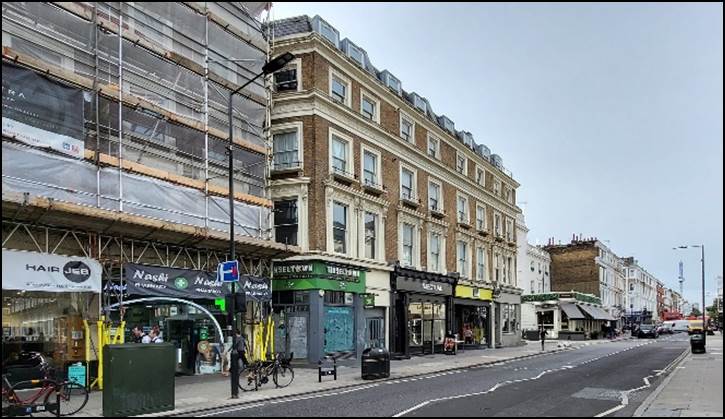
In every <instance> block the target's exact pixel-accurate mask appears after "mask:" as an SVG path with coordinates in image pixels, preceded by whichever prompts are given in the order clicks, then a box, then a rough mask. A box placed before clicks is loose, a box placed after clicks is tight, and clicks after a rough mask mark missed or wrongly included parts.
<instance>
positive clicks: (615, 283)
mask: <svg viewBox="0 0 725 419" xmlns="http://www.w3.org/2000/svg"><path fill="white" fill-rule="evenodd" d="M596 246H597V248H598V249H599V256H598V257H597V258H596V264H597V268H598V269H599V288H600V289H599V295H600V296H601V299H602V306H603V307H604V309H605V310H607V311H608V312H609V314H611V315H612V317H613V318H615V319H617V320H619V319H621V318H622V317H623V316H624V314H625V313H624V311H625V308H626V306H625V301H624V290H625V286H626V284H625V278H624V264H623V262H622V259H621V258H619V256H617V255H616V254H615V253H614V252H613V251H612V250H611V249H609V248H608V247H607V246H606V245H604V243H602V242H601V241H598V240H597V242H596Z"/></svg>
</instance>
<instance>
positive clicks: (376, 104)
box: [360, 89, 380, 124]
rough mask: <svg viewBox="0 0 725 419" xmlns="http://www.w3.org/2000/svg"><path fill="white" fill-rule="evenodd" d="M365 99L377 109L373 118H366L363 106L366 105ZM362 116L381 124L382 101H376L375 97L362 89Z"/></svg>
mask: <svg viewBox="0 0 725 419" xmlns="http://www.w3.org/2000/svg"><path fill="white" fill-rule="evenodd" d="M365 99H368V102H370V103H372V104H373V106H374V107H375V109H373V115H372V118H368V117H367V116H365V112H364V111H363V104H364V103H365ZM360 115H362V117H363V118H365V119H367V120H369V121H373V122H375V123H378V124H379V123H380V100H379V99H376V98H375V97H374V96H373V95H371V94H370V93H368V92H366V91H364V90H362V89H360Z"/></svg>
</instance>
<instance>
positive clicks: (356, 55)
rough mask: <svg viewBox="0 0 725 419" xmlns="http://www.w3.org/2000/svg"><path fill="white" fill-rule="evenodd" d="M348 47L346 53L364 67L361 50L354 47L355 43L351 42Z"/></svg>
mask: <svg viewBox="0 0 725 419" xmlns="http://www.w3.org/2000/svg"><path fill="white" fill-rule="evenodd" d="M348 48H350V49H349V50H348V54H349V55H350V58H352V59H353V60H355V61H357V62H358V63H359V64H360V65H361V66H363V67H364V66H365V55H364V54H363V52H362V51H361V50H360V49H359V48H358V47H356V46H355V45H352V44H350V45H349V47H348Z"/></svg>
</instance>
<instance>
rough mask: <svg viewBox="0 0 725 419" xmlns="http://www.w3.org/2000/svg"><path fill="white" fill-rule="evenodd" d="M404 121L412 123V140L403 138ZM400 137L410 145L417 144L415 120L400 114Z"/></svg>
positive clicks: (402, 113)
mask: <svg viewBox="0 0 725 419" xmlns="http://www.w3.org/2000/svg"><path fill="white" fill-rule="evenodd" d="M403 120H407V121H408V122H410V124H411V125H410V138H405V137H404V136H403ZM398 128H399V129H398V136H399V137H400V138H402V139H403V140H404V141H405V142H407V143H409V144H415V119H413V118H412V117H411V116H410V115H408V114H406V113H404V112H402V111H401V112H400V116H399V127H398Z"/></svg>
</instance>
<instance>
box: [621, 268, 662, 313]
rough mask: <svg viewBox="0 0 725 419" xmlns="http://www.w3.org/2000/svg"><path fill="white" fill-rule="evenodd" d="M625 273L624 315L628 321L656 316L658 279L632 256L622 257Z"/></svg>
mask: <svg viewBox="0 0 725 419" xmlns="http://www.w3.org/2000/svg"><path fill="white" fill-rule="evenodd" d="M622 262H623V264H624V270H625V273H626V276H625V280H626V289H627V301H626V308H627V312H626V317H627V320H628V321H629V322H634V323H646V322H651V321H656V320H658V318H657V284H658V282H659V281H658V280H657V278H655V277H654V275H652V274H651V273H649V272H647V270H646V269H644V268H642V267H641V266H640V265H639V263H638V261H637V260H636V259H634V258H633V257H628V258H624V259H622Z"/></svg>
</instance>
